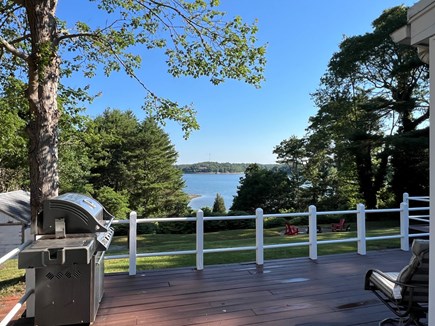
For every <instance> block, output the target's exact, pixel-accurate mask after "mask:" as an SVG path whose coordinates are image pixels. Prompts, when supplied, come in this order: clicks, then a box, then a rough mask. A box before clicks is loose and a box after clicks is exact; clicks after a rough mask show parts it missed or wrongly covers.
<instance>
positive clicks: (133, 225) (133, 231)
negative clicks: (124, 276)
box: [128, 211, 137, 275]
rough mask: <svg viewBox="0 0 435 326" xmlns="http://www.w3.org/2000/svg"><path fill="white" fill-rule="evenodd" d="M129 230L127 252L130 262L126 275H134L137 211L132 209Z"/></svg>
mask: <svg viewBox="0 0 435 326" xmlns="http://www.w3.org/2000/svg"><path fill="white" fill-rule="evenodd" d="M129 222H130V230H129V243H128V252H129V256H130V263H129V267H128V275H136V254H137V213H136V212H135V211H132V212H131V213H130V221H129Z"/></svg>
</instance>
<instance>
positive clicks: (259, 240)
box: [255, 208, 264, 266]
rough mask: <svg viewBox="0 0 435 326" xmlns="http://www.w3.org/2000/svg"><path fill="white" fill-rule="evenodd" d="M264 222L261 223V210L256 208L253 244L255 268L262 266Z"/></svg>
mask: <svg viewBox="0 0 435 326" xmlns="http://www.w3.org/2000/svg"><path fill="white" fill-rule="evenodd" d="M263 228H264V222H263V210H262V209H261V208H257V209H256V210H255V242H256V248H257V249H256V257H257V266H263V264H264V232H263Z"/></svg>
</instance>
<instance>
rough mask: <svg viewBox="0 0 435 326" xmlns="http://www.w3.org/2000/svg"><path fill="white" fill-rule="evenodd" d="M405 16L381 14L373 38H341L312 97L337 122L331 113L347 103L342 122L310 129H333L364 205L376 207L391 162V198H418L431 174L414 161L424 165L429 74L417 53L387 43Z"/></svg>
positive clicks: (400, 10)
mask: <svg viewBox="0 0 435 326" xmlns="http://www.w3.org/2000/svg"><path fill="white" fill-rule="evenodd" d="M406 13H407V8H405V7H402V6H399V7H394V8H391V9H388V10H385V11H384V12H383V13H382V15H380V16H379V18H377V19H376V20H375V21H374V22H373V31H372V32H370V33H366V34H364V35H358V36H353V37H348V38H346V39H344V40H343V42H341V44H340V50H339V51H338V52H337V53H335V54H334V55H333V56H332V58H331V60H330V62H329V65H328V71H327V73H326V74H325V76H324V77H323V78H322V81H321V82H322V83H321V88H320V89H319V90H318V91H317V92H316V94H315V100H316V103H317V104H318V105H319V107H320V108H321V110H323V112H322V111H319V114H323V115H324V114H325V112H326V111H329V112H328V114H329V115H330V116H334V113H333V112H332V110H334V109H337V108H338V109H339V110H340V105H344V109H345V110H341V112H342V118H339V119H337V120H336V121H332V120H331V119H329V120H327V121H326V123H324V122H322V121H321V119H320V117H318V118H317V119H316V121H314V122H315V123H314V124H313V125H312V126H313V127H314V128H318V127H319V125H321V124H324V125H326V124H330V126H331V125H333V126H334V130H335V131H336V132H338V133H339V135H341V138H342V141H341V142H340V144H341V145H342V146H343V147H342V148H345V149H346V151H347V153H348V154H349V156H350V157H352V158H353V159H354V162H355V166H356V170H357V176H358V181H359V187H360V192H361V194H362V197H363V198H364V199H365V200H366V204H367V205H368V206H369V207H375V206H376V205H377V198H379V191H380V190H381V189H382V187H383V184H384V182H385V176H386V175H387V164H389V163H391V171H392V181H391V183H390V185H391V186H392V188H391V190H392V191H393V192H394V193H395V195H396V200H399V199H400V197H401V194H402V193H403V192H404V191H409V192H412V193H420V192H424V191H425V190H424V189H425V188H426V187H427V186H424V183H425V180H427V179H428V170H427V169H426V168H425V167H424V164H423V165H422V164H420V165H417V164H416V162H421V161H427V160H428V155H427V154H428V152H427V148H428V146H427V145H428V128H427V122H428V117H429V108H428V105H427V98H426V95H427V82H428V78H427V77H428V76H427V74H428V69H427V65H425V64H423V63H422V62H421V61H420V59H419V58H418V55H417V51H416V49H415V48H412V47H409V46H406V45H400V44H396V43H394V42H393V41H392V40H391V38H390V34H391V33H392V32H393V31H395V30H396V29H397V28H399V27H400V26H403V25H404V24H406V20H407V17H406ZM335 116H336V117H337V116H338V115H337V114H335ZM331 122H332V124H331ZM312 131H315V129H314V130H312ZM411 144H412V145H411ZM336 145H337V143H336ZM411 148H414V150H410V149H411ZM410 175H412V176H413V177H411V178H410V177H409V176H410ZM414 180H420V181H423V182H419V183H415V182H414Z"/></svg>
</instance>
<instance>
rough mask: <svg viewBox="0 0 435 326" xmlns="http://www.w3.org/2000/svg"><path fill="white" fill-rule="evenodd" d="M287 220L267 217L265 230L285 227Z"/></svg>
mask: <svg viewBox="0 0 435 326" xmlns="http://www.w3.org/2000/svg"><path fill="white" fill-rule="evenodd" d="M286 221H287V220H286V219H285V218H283V217H266V218H265V219H264V228H265V229H271V228H276V227H285V222H286Z"/></svg>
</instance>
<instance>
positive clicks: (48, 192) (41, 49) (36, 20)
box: [25, 0, 60, 233]
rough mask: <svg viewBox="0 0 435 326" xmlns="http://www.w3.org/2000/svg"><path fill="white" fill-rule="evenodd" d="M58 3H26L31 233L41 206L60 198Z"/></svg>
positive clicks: (39, 0) (37, 223)
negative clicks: (49, 199) (51, 198)
mask: <svg viewBox="0 0 435 326" xmlns="http://www.w3.org/2000/svg"><path fill="white" fill-rule="evenodd" d="M56 5H57V0H26V1H25V6H26V11H27V17H28V21H29V27H30V31H31V37H32V40H31V43H32V51H31V56H30V57H29V60H28V68H29V70H28V71H29V76H28V77H29V85H28V89H27V94H26V95H27V98H28V100H29V108H30V122H29V125H28V126H27V132H28V134H29V165H30V205H31V223H32V232H33V233H35V232H38V230H40V228H41V226H42V225H41V222H42V220H40V218H38V216H39V215H40V212H41V210H42V202H43V201H44V200H45V199H47V198H50V197H54V196H57V194H58V189H59V178H58V169H57V161H58V153H57V145H58V129H57V128H58V121H59V110H58V107H57V90H58V84H59V62H60V60H59V58H58V56H57V36H56V29H57V28H56V20H55V12H56Z"/></svg>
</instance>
